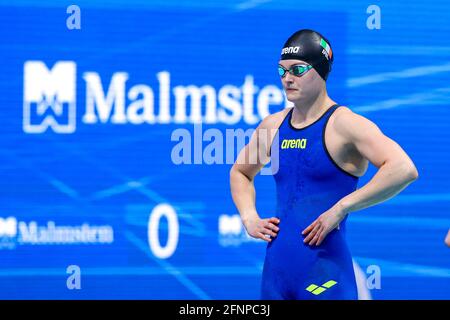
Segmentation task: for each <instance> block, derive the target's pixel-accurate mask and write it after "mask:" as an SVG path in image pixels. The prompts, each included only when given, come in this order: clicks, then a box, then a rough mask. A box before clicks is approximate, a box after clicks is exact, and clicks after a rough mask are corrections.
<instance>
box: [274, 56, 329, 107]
mask: <svg viewBox="0 0 450 320" xmlns="http://www.w3.org/2000/svg"><path fill="white" fill-rule="evenodd" d="M278 64H279V65H281V66H282V67H284V68H285V69H289V68H291V67H292V66H295V65H309V64H308V63H306V62H305V61H302V60H294V59H290V60H280V61H279V62H278ZM281 83H282V84H283V88H284V91H285V92H286V97H287V99H288V100H289V101H291V102H294V103H295V102H296V101H299V102H300V101H308V100H310V99H315V98H316V97H317V96H318V94H319V93H320V91H321V90H322V89H323V87H324V85H325V81H324V80H323V79H322V77H321V76H320V75H319V74H318V73H317V71H316V70H315V69H314V68H312V69H310V70H308V71H307V72H306V73H304V74H303V75H301V76H295V75H293V74H290V73H289V72H286V74H285V76H284V77H282V78H281Z"/></svg>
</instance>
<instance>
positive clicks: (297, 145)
mask: <svg viewBox="0 0 450 320" xmlns="http://www.w3.org/2000/svg"><path fill="white" fill-rule="evenodd" d="M307 140H308V139H283V141H282V142H281V149H306V142H307Z"/></svg>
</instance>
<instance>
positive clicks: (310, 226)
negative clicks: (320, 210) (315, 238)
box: [302, 220, 317, 235]
mask: <svg viewBox="0 0 450 320" xmlns="http://www.w3.org/2000/svg"><path fill="white" fill-rule="evenodd" d="M316 223H317V220H315V221H314V222H313V223H311V224H310V225H309V226H308V227H306V229H305V230H303V231H302V234H303V235H305V234H307V233H309V232H310V231H311V230H312V229H313V228H314V227H315V225H316Z"/></svg>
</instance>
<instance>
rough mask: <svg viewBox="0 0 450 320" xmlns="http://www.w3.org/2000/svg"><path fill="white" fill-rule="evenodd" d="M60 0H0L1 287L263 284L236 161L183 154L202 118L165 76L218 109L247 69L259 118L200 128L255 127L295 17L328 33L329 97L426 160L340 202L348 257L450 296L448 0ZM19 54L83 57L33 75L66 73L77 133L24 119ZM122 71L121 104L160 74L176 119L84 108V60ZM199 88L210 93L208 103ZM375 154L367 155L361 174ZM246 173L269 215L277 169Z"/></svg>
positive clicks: (4, 293)
mask: <svg viewBox="0 0 450 320" xmlns="http://www.w3.org/2000/svg"><path fill="white" fill-rule="evenodd" d="M70 4H71V3H69V2H64V1H61V2H56V1H55V2H52V1H39V2H35V1H14V3H12V2H6V1H1V2H0V30H1V31H0V61H1V65H0V70H1V72H0V110H1V117H0V219H1V220H0V298H1V299H17V298H25V299H37V298H45V299H47V298H50V299H74V298H78V299H106V298H113V299H117V298H121V299H258V297H259V281H260V274H261V271H262V263H263V258H264V250H265V243H263V242H259V241H253V240H252V239H249V238H248V237H247V236H246V235H245V232H244V230H243V229H242V227H241V225H240V224H239V223H236V221H237V220H236V217H237V216H236V215H237V214H238V213H237V211H236V209H235V207H234V205H233V203H232V200H231V196H230V192H229V182H228V179H229V178H228V171H229V169H230V167H231V164H227V163H226V164H212V165H208V164H205V163H202V164H192V165H176V164H174V163H173V162H172V160H171V152H172V149H173V147H174V146H175V145H176V144H177V142H176V141H172V140H173V139H171V136H172V133H173V132H174V130H176V129H186V130H187V131H188V132H191V133H193V131H194V129H193V124H192V123H189V121H188V120H187V121H184V122H183V121H180V122H179V123H177V122H176V121H175V118H174V114H175V106H176V103H177V102H176V97H175V93H174V91H173V88H174V87H176V86H188V85H193V86H197V87H201V86H210V87H211V88H212V90H213V92H214V93H215V94H216V96H215V97H213V98H214V101H215V103H216V106H217V110H219V109H222V111H221V112H226V114H228V115H230V114H231V113H230V109H227V110H225V109H224V108H221V101H220V100H218V99H219V98H218V94H219V91H220V90H221V89H223V88H224V87H226V86H230V85H231V86H235V87H236V88H241V87H242V86H243V85H244V81H246V79H247V81H250V80H251V81H253V82H254V85H255V86H257V87H258V88H257V92H256V93H255V94H254V95H252V101H250V100H249V101H247V102H245V103H244V102H243V100H244V98H243V94H242V92H241V96H237V97H236V98H235V99H234V100H235V102H236V103H237V106H238V108H239V109H242V108H244V105H245V106H248V107H249V110H250V111H251V112H252V113H253V117H254V119H253V118H251V117H250V116H248V118H244V117H238V120H239V121H237V122H236V123H232V124H226V123H223V122H220V121H217V122H216V123H211V124H203V131H204V130H206V129H211V128H217V129H219V130H220V132H223V133H225V130H226V129H235V128H242V129H247V128H254V127H255V126H256V123H252V122H259V121H260V120H261V114H259V113H258V110H260V109H259V108H260V106H259V105H258V103H260V102H258V97H259V94H260V93H261V90H262V89H263V88H265V87H266V88H267V87H268V86H276V87H278V89H279V90H281V84H280V82H279V79H278V76H277V72H276V65H277V61H278V57H279V53H280V49H281V46H282V44H283V43H284V41H285V40H286V38H287V37H288V36H289V35H290V34H291V33H293V32H294V31H296V30H298V29H301V28H312V29H317V30H318V31H320V32H322V33H323V34H324V35H325V36H327V37H328V38H329V40H330V42H331V44H332V46H333V52H334V55H335V66H334V69H333V72H332V73H331V76H330V78H329V81H328V88H329V93H330V96H331V97H332V98H333V99H335V100H336V101H338V102H339V103H340V104H342V105H347V106H349V107H350V108H351V109H352V110H354V111H355V112H357V113H359V114H361V115H363V116H365V117H367V118H369V119H370V120H372V121H374V122H375V123H376V124H377V125H378V126H379V127H380V129H381V130H382V131H383V132H384V133H385V134H386V135H388V136H389V137H391V138H392V139H394V140H395V141H397V142H398V143H399V144H400V145H401V146H402V147H403V149H404V150H405V151H406V152H407V153H408V154H409V155H410V157H411V158H412V159H413V161H414V162H415V164H416V166H417V168H418V170H419V174H420V178H419V179H418V180H417V181H416V182H414V183H413V184H412V185H411V186H409V187H408V188H407V189H406V190H404V191H403V192H402V193H401V194H400V195H398V196H397V197H395V198H393V199H391V200H389V201H387V202H385V203H383V204H380V205H377V206H374V207H372V208H368V209H365V210H361V211H359V212H354V213H352V214H351V216H350V218H349V221H348V241H349V245H350V248H351V250H352V253H353V255H354V258H355V261H356V262H357V263H358V264H359V265H360V267H361V268H362V270H363V271H364V272H365V273H366V276H368V277H370V275H371V273H370V270H371V269H370V268H369V269H367V268H368V267H369V266H374V265H375V266H378V267H379V269H380V271H381V288H379V289H373V290H371V295H372V297H373V298H374V299H449V298H450V292H449V291H450V290H449V288H450V248H447V247H446V246H445V245H444V243H443V239H444V237H445V235H446V233H447V230H448V229H449V227H450V218H449V211H450V205H449V204H450V194H449V185H450V182H449V181H450V179H449V178H450V170H449V169H448V168H449V167H448V164H449V150H450V148H449V147H448V138H449V136H450V130H449V129H450V124H449V115H450V113H449V103H450V99H449V93H450V87H449V85H448V83H449V80H450V43H449V42H450V41H449V37H448V34H449V31H450V26H449V25H448V21H449V18H450V13H449V12H450V5H449V4H447V3H446V2H445V1H437V0H435V1H427V2H426V3H421V1H395V3H393V2H392V1H376V3H371V2H364V1H363V2H361V1H358V2H353V1H352V2H349V1H339V2H337V1H314V2H309V1H292V0H290V1H287V0H285V1H256V0H255V1H245V0H242V1H235V0H231V1H184V2H183V1H173V0H165V1H132V0H129V1H77V3H76V4H77V5H78V6H79V7H80V9H81V29H80V30H69V29H68V28H67V27H66V19H67V18H68V17H69V14H67V13H66V8H67V7H68V6H69V5H70ZM371 4H376V5H378V6H379V7H380V9H381V29H379V30H370V29H368V28H367V26H366V20H367V19H368V17H369V15H370V14H368V13H366V10H367V8H368V7H369V5H371ZM29 61H35V62H36V61H41V62H43V63H44V64H45V66H46V68H48V70H51V68H52V67H54V66H55V65H56V64H57V63H58V62H63V61H65V62H71V63H72V64H71V65H72V66H74V67H75V70H76V73H75V75H74V78H73V79H69V80H67V79H66V80H64V79H62V78H54V82H53V84H51V83H50V82H46V81H45V78H44V77H43V76H42V79H43V80H42V81H39V80H33V81H31V82H30V86H31V87H33V86H39V85H41V86H42V87H43V88H46V90H50V91H51V89H52V88H53V89H54V88H56V87H58V83H59V84H62V85H63V86H64V85H66V84H67V83H65V82H64V81H71V83H72V84H74V85H75V87H74V88H76V89H74V90H76V91H75V97H74V98H73V99H71V101H69V102H71V103H72V107H73V108H74V110H75V113H76V116H75V118H74V119H75V123H76V125H75V126H74V127H72V129H71V130H72V133H66V134H62V133H57V132H55V128H56V125H55V126H52V127H49V128H46V129H45V130H43V132H40V133H30V132H27V129H26V126H25V123H26V121H28V120H27V118H26V110H36V108H37V102H38V101H31V102H30V104H28V101H27V98H26V92H25V91H26V90H25V87H26V84H25V78H26V77H25V76H26V75H25V71H24V70H25V69H24V66H25V63H26V62H29ZM54 70H55V69H53V71H54ZM120 72H122V73H126V74H127V76H128V79H127V81H126V83H124V88H123V89H124V90H122V92H123V91H125V92H124V95H125V99H124V100H125V107H126V108H128V107H130V104H131V103H132V102H133V100H134V99H135V98H138V97H132V96H128V95H130V94H131V95H132V93H130V90H131V88H132V87H133V86H136V85H145V86H147V87H149V88H151V90H152V91H153V99H150V100H152V101H153V102H154V108H155V113H156V115H158V111H159V108H160V107H159V106H160V104H161V103H169V104H170V112H171V117H170V119H169V120H168V123H160V122H162V121H159V120H158V119H159V118H157V120H156V121H155V123H146V122H144V123H141V124H134V123H130V121H125V122H126V123H121V124H120V123H113V121H112V119H111V118H109V117H107V118H106V120H105V122H101V121H97V122H96V123H86V121H84V120H83V115H84V114H85V113H86V107H87V100H88V98H87V91H88V90H89V88H88V87H89V84H88V82H87V81H86V79H85V77H86V74H89V73H91V74H92V73H96V74H97V75H98V78H99V79H100V82H101V84H102V86H103V93H104V94H105V95H106V94H107V92H108V88H109V87H110V83H111V80H112V78H113V77H114V76H115V75H116V76H117V74H118V73H120ZM161 72H166V74H167V73H168V74H170V91H169V93H170V95H169V100H167V99H165V98H164V97H163V96H161V95H160V92H159V86H160V83H159V81H158V74H160V73H161ZM52 75H54V74H52ZM65 75H66V76H67V77H70V75H68V73H67V72H66V73H65ZM38 79H39V77H38ZM249 79H250V80H249ZM138 88H139V87H138ZM140 88H141V89H142V87H140ZM241 89H242V88H241ZM272 89H273V87H272ZM27 90H28V89H27ZM136 90H137V89H136ZM119 91H120V90H119V89H118V90H117V91H114V92H115V93H116V94H119ZM47 98H55V97H51V96H47ZM141 98H142V96H139V99H141ZM164 99H165V100H164ZM162 100H164V101H162ZM52 101H53V100H50V102H49V101H46V102H47V103H50V105H51V104H52V103H54V101H53V102H52ZM63 102H64V101H63ZM190 103H191V101H190V100H189V99H188V100H187V113H188V114H189V111H190V106H191V104H190ZM206 103H207V102H206V100H205V99H203V100H202V106H203V108H205V105H206ZM69 105H70V103H67V101H66V103H65V104H63V113H62V114H61V115H59V116H58V114H55V112H54V111H52V108H47V110H46V111H45V112H47V113H45V114H44V115H43V116H41V118H39V117H34V116H31V118H30V121H31V122H32V123H34V124H36V123H37V124H39V122H40V121H42V119H43V117H45V116H46V115H49V116H50V118H51V117H52V116H53V117H54V118H55V119H58V123H61V124H62V123H64V121H67V119H68V118H67V115H68V113H67V112H68V111H67V110H69V109H68V108H70V106H69ZM53 106H54V105H53ZM112 106H113V107H115V108H117V105H114V104H113V105H112ZM44 107H45V106H44ZM283 107H285V104H284V101H283V102H282V103H281V102H277V103H272V104H271V105H270V107H269V110H268V111H269V112H275V111H277V110H280V109H281V108H283ZM28 108H30V109H28ZM33 108H34V109H33ZM203 110H204V109H203ZM224 110H225V111H224ZM31 112H32V111H31ZM34 115H36V114H34ZM33 117H34V118H33ZM58 117H59V118H58ZM249 119H250V120H249ZM251 120H253V121H251ZM206 145H208V142H204V143H203V147H205V146H206ZM375 169H376V168H374V167H373V166H371V167H370V169H369V171H368V173H367V174H366V175H365V176H364V177H363V178H362V179H361V180H360V183H359V186H362V185H363V184H365V183H367V182H368V181H369V180H370V178H371V177H372V176H373V174H374V173H375ZM256 188H257V208H258V211H259V213H260V215H261V216H263V217H268V216H271V215H272V213H273V211H274V208H275V203H274V201H275V197H274V182H273V178H272V177H271V176H258V177H257V178H256ZM161 204H167V205H168V206H170V207H167V206H166V207H161V206H160V205H161ZM155 208H156V210H155ZM158 208H163V213H165V214H168V212H170V210H173V212H172V213H173V214H172V215H170V213H169V216H170V217H171V218H170V219H174V222H173V224H172V225H170V223H168V221H169V220H170V219H169V220H167V219H166V218H164V217H163V218H162V219H160V220H159V223H155V224H154V225H153V226H154V227H155V229H151V228H150V231H149V217H150V215H151V214H152V213H153V215H154V217H156V215H157V213H158V212H161V211H159V209H158ZM164 208H166V209H164ZM170 208H172V209H170ZM165 217H166V216H165ZM174 217H175V218H174ZM155 221H156V222H158V220H155ZM220 222H221V223H220ZM83 224H85V225H86V224H87V225H89V228H90V230H91V232H94V231H95V230H97V229H95V228H98V227H100V228H101V230H100V232H103V236H100V237H98V238H95V237H94V238H95V239H94V240H93V241H92V243H87V242H86V241H84V240H80V239H78V240H74V241H72V243H70V241H69V242H51V241H50V242H49V241H47V242H46V240H45V239H43V238H41V240H38V238H33V236H36V237H38V236H39V234H41V237H43V235H42V234H43V233H45V232H46V231H47V232H49V231H48V230H49V229H52V226H53V225H55V226H56V227H57V228H62V227H63V228H64V227H65V230H66V232H68V231H67V230H68V228H75V229H76V230H77V231H73V232H84V231H80V230H81V226H82V225H83ZM177 225H178V226H179V233H177V232H176V226H177ZM33 227H36V229H35V230H33ZM86 228H87V227H86V226H85V230H86ZM174 228H175V229H174ZM94 229H95V230H94ZM59 230H61V229H59ZM72 230H74V229H72ZM92 230H94V231H92ZM155 230H158V232H156V233H155ZM174 230H175V231H174ZM149 233H150V237H153V240H152V241H154V239H155V238H156V239H159V242H160V246H161V247H165V246H166V245H168V244H167V243H166V242H167V239H168V237H169V236H170V238H171V239H172V241H175V242H174V243H175V246H174V247H173V249H174V250H172V252H170V254H169V256H168V257H166V258H161V255H158V252H155V247H152V246H151V245H150V244H149V240H148V239H149ZM27 237H28V238H27ZM30 239H31V240H30ZM32 239H34V243H33V240H32ZM70 265H76V266H79V268H80V270H81V289H80V290H69V289H68V288H67V285H66V282H67V279H68V277H69V276H70V274H68V273H67V272H66V271H67V267H68V266H70Z"/></svg>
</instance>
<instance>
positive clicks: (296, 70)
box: [292, 65, 308, 75]
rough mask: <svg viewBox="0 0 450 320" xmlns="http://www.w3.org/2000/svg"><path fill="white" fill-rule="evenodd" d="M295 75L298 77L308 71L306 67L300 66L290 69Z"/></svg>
mask: <svg viewBox="0 0 450 320" xmlns="http://www.w3.org/2000/svg"><path fill="white" fill-rule="evenodd" d="M292 69H293V71H294V74H295V75H300V74H302V73H305V72H306V71H307V70H308V66H304V65H300V66H294V67H292Z"/></svg>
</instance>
